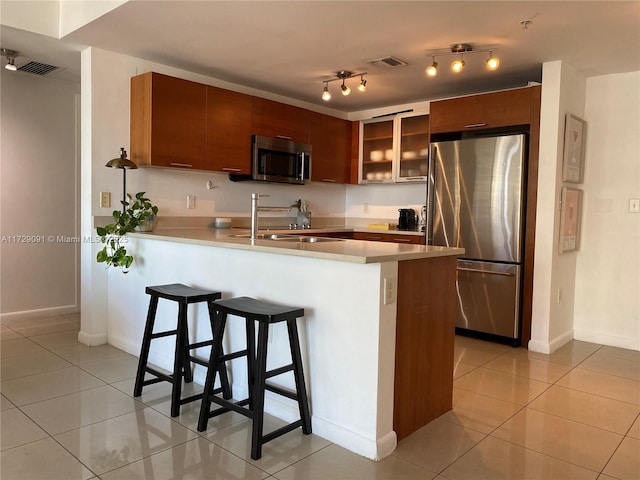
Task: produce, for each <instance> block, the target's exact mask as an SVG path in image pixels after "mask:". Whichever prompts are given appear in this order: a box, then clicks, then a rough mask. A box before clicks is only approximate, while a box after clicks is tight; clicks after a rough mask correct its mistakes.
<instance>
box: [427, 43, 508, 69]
mask: <svg viewBox="0 0 640 480" xmlns="http://www.w3.org/2000/svg"><path fill="white" fill-rule="evenodd" d="M491 47H492V48H485V49H481V50H475V49H474V48H473V46H472V45H471V44H469V43H456V44H453V45H451V46H450V48H449V49H447V50H445V49H442V50H437V51H431V52H427V55H431V58H432V59H433V62H432V63H431V65H429V66H428V67H427V68H426V69H425V73H426V74H427V76H429V77H435V76H436V74H437V73H438V62H436V57H444V56H448V55H456V56H459V58H458V59H456V60H454V61H453V62H452V63H451V70H452V71H453V72H454V73H460V72H461V71H462V70H463V69H464V67H465V65H466V63H465V61H464V56H465V55H469V54H473V53H489V57H488V58H487V59H486V62H485V63H486V65H487V69H488V70H496V69H497V68H498V67H499V66H500V60H499V59H498V58H497V57H494V56H493V50H495V49H496V48H495V46H494V45H492V46H491Z"/></svg>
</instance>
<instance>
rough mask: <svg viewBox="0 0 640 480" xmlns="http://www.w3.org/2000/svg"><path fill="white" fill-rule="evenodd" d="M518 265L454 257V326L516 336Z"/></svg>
mask: <svg viewBox="0 0 640 480" xmlns="http://www.w3.org/2000/svg"><path fill="white" fill-rule="evenodd" d="M520 269H521V267H520V265H514V264H500V263H489V262H476V261H471V260H458V284H457V289H458V313H457V318H456V326H457V327H461V328H466V329H468V330H473V331H476V332H484V333H490V334H493V335H500V336H502V337H509V338H518V335H519V323H520V322H519V319H520V313H519V312H520V308H519V307H520V305H519V302H520Z"/></svg>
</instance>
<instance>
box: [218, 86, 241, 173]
mask: <svg viewBox="0 0 640 480" xmlns="http://www.w3.org/2000/svg"><path fill="white" fill-rule="evenodd" d="M251 111H252V97H251V96H250V95H245V94H242V93H238V92H232V91H230V90H224V89H222V88H217V87H212V86H208V87H207V161H208V164H209V168H210V169H211V170H216V171H220V172H228V173H244V174H250V173H251V118H252V113H251Z"/></svg>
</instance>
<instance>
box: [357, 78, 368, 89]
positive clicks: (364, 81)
mask: <svg viewBox="0 0 640 480" xmlns="http://www.w3.org/2000/svg"><path fill="white" fill-rule="evenodd" d="M358 90H360V91H361V92H366V91H367V81H366V80H365V79H364V75H360V85H358Z"/></svg>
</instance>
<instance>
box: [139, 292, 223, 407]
mask: <svg viewBox="0 0 640 480" xmlns="http://www.w3.org/2000/svg"><path fill="white" fill-rule="evenodd" d="M145 292H146V293H147V294H148V295H151V299H150V300H149V311H148V313H147V323H146V325H145V327H144V335H143V337H142V348H141V350H140V359H139V361H138V373H137V375H136V384H135V387H134V389H133V396H134V397H139V396H140V395H142V387H144V386H146V385H151V384H154V383H158V382H169V383H171V384H172V385H173V387H172V390H171V416H172V417H177V416H178V414H179V413H180V406H181V405H184V404H185V403H189V402H193V401H195V400H199V399H201V398H202V393H199V394H196V395H191V396H189V397H186V398H181V392H182V379H183V378H184V381H185V383H190V382H192V381H193V374H192V372H191V362H194V363H197V364H199V365H202V366H205V367H206V366H208V365H209V362H207V361H206V360H203V359H200V358H198V357H196V356H194V355H191V350H193V349H196V348H200V347H206V346H212V345H213V344H214V340H213V337H212V339H211V340H206V341H203V342H197V343H189V328H188V326H187V305H189V304H190V303H200V302H207V306H208V309H209V321H210V323H211V332H212V334H213V329H214V318H215V311H214V310H213V303H214V300H217V299H219V298H220V297H221V296H222V295H221V293H220V292H212V291H208V290H198V289H195V288H191V287H188V286H186V285H183V284H181V283H173V284H170V285H158V286H155V287H147V288H146V290H145ZM159 298H164V299H166V300H171V301H173V302H177V303H178V321H177V325H176V329H175V330H167V331H164V332H156V333H154V332H153V326H154V323H155V320H156V310H157V308H158V299H159ZM170 335H175V336H176V348H175V356H174V363H173V372H172V373H171V374H166V373H163V372H160V371H159V370H157V369H155V368H153V367H150V366H148V365H147V361H148V358H149V348H150V347H151V340H154V339H156V338H161V337H167V336H170ZM221 347H222V345H220V348H221ZM220 351H222V350H220ZM220 365H221V366H220V368H219V369H218V372H219V373H220V384H221V387H220V388H218V389H216V392H217V393H219V392H222V393H223V396H224V398H231V387H230V386H229V379H228V377H227V370H226V368H225V365H224V363H222V364H220ZM145 373H150V374H151V375H153V376H154V377H155V378H151V379H149V380H145V379H144V376H145Z"/></svg>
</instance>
